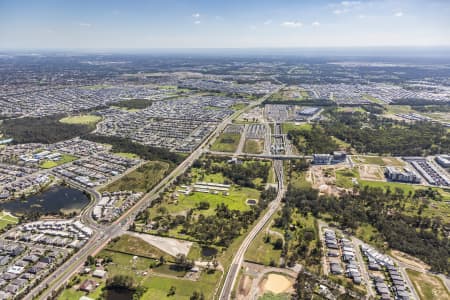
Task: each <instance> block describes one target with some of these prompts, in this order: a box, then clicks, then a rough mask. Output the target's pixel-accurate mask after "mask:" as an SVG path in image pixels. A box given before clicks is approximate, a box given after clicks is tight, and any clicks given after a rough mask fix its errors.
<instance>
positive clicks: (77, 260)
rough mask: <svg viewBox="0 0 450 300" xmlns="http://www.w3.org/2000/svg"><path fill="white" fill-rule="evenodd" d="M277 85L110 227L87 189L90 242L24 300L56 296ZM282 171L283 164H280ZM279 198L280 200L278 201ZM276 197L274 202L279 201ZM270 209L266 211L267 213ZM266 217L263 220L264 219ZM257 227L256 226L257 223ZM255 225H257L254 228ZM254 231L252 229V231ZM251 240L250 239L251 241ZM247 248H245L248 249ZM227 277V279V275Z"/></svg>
mask: <svg viewBox="0 0 450 300" xmlns="http://www.w3.org/2000/svg"><path fill="white" fill-rule="evenodd" d="M281 88H282V86H280V87H279V88H278V89H277V90H275V91H273V92H272V93H268V94H266V95H264V96H263V97H261V98H260V99H258V100H257V101H253V102H251V103H250V104H249V105H247V106H246V107H245V108H243V109H242V110H239V111H236V112H235V113H234V114H232V115H231V116H229V117H227V118H225V119H224V120H223V121H222V122H221V123H220V124H219V125H218V126H217V127H216V129H215V130H214V131H213V132H212V133H211V134H210V135H209V137H208V138H206V139H205V141H203V142H202V143H201V144H200V145H199V146H198V147H197V148H196V150H194V151H193V152H192V153H191V154H190V155H189V156H188V157H187V158H186V159H185V160H184V161H183V162H182V163H181V164H179V165H178V166H177V167H176V168H175V169H173V170H172V172H171V173H170V174H169V175H168V176H166V177H165V178H164V179H163V180H161V181H160V182H159V183H158V184H157V185H156V186H155V187H154V188H153V189H152V190H151V191H150V192H148V193H147V194H145V195H144V197H142V198H141V199H140V200H139V201H138V202H137V203H136V204H135V205H134V206H133V207H131V208H130V209H129V210H128V211H126V212H125V213H124V214H123V215H122V216H121V217H120V218H119V219H117V220H116V221H115V222H114V223H112V224H109V225H100V224H97V223H96V222H95V220H93V219H92V210H93V207H94V206H95V204H96V203H97V201H98V200H99V198H100V194H99V193H98V192H97V191H95V190H91V189H89V190H86V191H88V192H90V193H91V195H92V196H93V198H94V199H93V201H92V202H91V204H90V205H89V206H88V207H87V208H85V209H84V210H83V211H82V213H81V215H80V216H79V218H80V220H81V221H82V222H83V223H84V224H86V225H88V226H90V227H91V228H92V229H93V231H94V233H93V235H92V237H91V238H90V239H89V241H88V242H87V243H86V244H85V245H84V246H83V247H82V248H81V249H80V250H78V252H77V253H75V254H74V255H73V256H72V257H71V258H69V259H68V260H67V261H66V262H64V263H63V264H62V265H61V266H59V267H58V268H57V269H56V270H55V271H54V272H53V273H52V274H51V275H50V276H48V277H46V278H45V279H43V280H41V281H40V282H39V283H38V284H37V285H36V286H35V287H34V288H33V289H32V290H31V291H30V292H29V293H28V295H26V296H25V297H24V299H25V300H32V299H45V300H47V299H50V298H51V297H52V296H54V295H55V293H56V292H57V291H58V290H59V289H60V288H62V287H63V286H64V284H65V283H66V282H68V280H69V279H70V278H71V277H72V276H73V275H74V274H76V273H77V272H78V271H79V269H80V268H81V267H82V266H83V264H84V262H85V261H86V259H87V257H88V256H89V255H95V253H97V252H98V251H99V250H100V249H101V248H103V247H104V246H105V245H106V244H107V243H108V242H109V241H110V240H111V239H113V238H114V237H116V236H119V235H121V234H122V233H123V232H125V231H126V230H127V229H128V227H129V225H130V224H131V223H132V222H133V220H134V218H135V217H136V215H137V214H138V213H139V212H140V211H141V210H143V209H145V208H146V207H148V206H149V205H150V203H151V201H153V200H154V199H155V198H157V197H158V195H159V192H160V191H162V190H164V189H165V188H166V187H167V186H169V185H170V184H171V183H172V182H173V181H174V180H175V179H176V178H177V176H178V175H180V174H182V173H183V172H185V171H186V170H187V169H188V168H189V167H190V166H191V165H192V163H193V162H194V161H195V160H197V159H198V158H199V157H200V156H201V155H202V154H203V153H204V152H205V149H207V148H208V147H209V146H210V145H211V144H212V143H213V142H214V141H215V139H216V138H217V136H218V135H219V134H220V133H221V132H222V131H223V130H224V129H225V128H226V126H228V125H229V124H231V123H232V121H233V120H234V119H236V118H237V117H238V116H239V115H240V114H242V113H243V112H246V111H248V110H250V109H252V108H254V107H256V106H258V105H260V104H261V103H262V102H263V101H264V100H266V99H267V98H268V97H270V96H271V95H272V94H273V93H276V92H278V91H279V89H281ZM281 168H282V164H281ZM280 199H281V198H280ZM280 199H278V197H277V201H279V200H280ZM271 209H273V208H272V207H271V208H269V211H270V210H271ZM264 218H265V217H264ZM258 224H259V223H258ZM257 226H258V225H257ZM253 231H254V230H252V232H253ZM250 241H251V240H250ZM247 247H248V246H247ZM227 278H228V276H227Z"/></svg>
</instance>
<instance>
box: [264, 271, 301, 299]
mask: <svg viewBox="0 0 450 300" xmlns="http://www.w3.org/2000/svg"><path fill="white" fill-rule="evenodd" d="M293 284H294V283H293V280H292V279H290V278H288V277H286V276H283V275H280V274H274V273H272V274H269V275H268V276H267V278H265V279H264V280H263V281H262V282H261V285H262V287H263V290H264V293H265V292H272V293H274V294H280V293H285V292H289V291H290V290H291V289H292V287H293Z"/></svg>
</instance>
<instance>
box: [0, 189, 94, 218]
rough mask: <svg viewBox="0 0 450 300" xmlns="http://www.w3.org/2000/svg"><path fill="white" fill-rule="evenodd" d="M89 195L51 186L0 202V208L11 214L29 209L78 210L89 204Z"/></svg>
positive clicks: (42, 210) (47, 210) (56, 211)
mask: <svg viewBox="0 0 450 300" xmlns="http://www.w3.org/2000/svg"><path fill="white" fill-rule="evenodd" d="M89 201H90V200H89V197H88V196H87V195H85V194H84V193H83V192H82V191H80V190H77V189H74V188H71V187H67V186H61V185H58V186H53V187H51V188H49V189H48V190H46V191H44V192H42V193H39V194H36V195H33V196H30V197H27V198H25V200H21V199H16V200H12V201H8V202H4V203H0V209H3V210H6V211H9V212H11V213H13V214H18V215H20V214H23V213H26V212H30V211H36V210H37V211H40V212H41V213H43V214H49V213H58V212H59V211H61V210H62V211H66V212H70V211H80V210H81V209H83V208H84V207H85V206H86V205H88V204H89Z"/></svg>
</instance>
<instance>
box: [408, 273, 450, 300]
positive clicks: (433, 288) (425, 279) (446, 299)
mask: <svg viewBox="0 0 450 300" xmlns="http://www.w3.org/2000/svg"><path fill="white" fill-rule="evenodd" d="M407 273H408V276H409V278H410V279H411V281H412V282H413V284H414V288H415V289H416V291H417V293H418V294H419V297H420V299H427V300H428V299H439V300H450V293H449V292H448V290H447V289H446V288H445V286H444V284H443V283H442V281H441V280H440V279H439V278H438V277H436V276H433V275H429V274H425V273H420V272H416V271H413V270H409V269H408V270H407Z"/></svg>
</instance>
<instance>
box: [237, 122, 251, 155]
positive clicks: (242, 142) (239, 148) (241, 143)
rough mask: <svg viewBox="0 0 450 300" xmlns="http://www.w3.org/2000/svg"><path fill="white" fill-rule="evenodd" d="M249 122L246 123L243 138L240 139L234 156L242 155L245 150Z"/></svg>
mask: <svg viewBox="0 0 450 300" xmlns="http://www.w3.org/2000/svg"><path fill="white" fill-rule="evenodd" d="M247 130H248V124H245V125H244V130H242V133H241V138H240V139H239V144H238V146H237V148H236V151H235V153H234V156H237V155H241V154H242V152H243V150H244V145H245V140H246V137H247Z"/></svg>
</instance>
